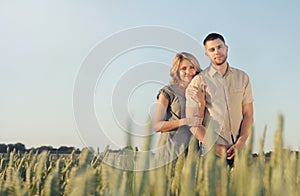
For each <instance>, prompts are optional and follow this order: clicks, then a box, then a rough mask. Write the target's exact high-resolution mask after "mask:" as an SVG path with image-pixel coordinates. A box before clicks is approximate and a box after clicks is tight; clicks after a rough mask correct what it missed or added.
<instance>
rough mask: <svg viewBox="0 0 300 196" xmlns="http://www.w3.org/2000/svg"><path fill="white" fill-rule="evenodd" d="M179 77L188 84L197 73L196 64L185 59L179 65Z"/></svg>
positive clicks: (183, 82)
mask: <svg viewBox="0 0 300 196" xmlns="http://www.w3.org/2000/svg"><path fill="white" fill-rule="evenodd" d="M178 71H179V78H180V81H181V83H182V84H183V85H186V86H187V85H188V84H189V83H190V82H191V81H192V79H193V77H194V76H195V74H196V69H195V66H194V65H193V64H192V63H191V62H190V61H188V60H186V59H183V60H182V61H181V64H180V66H179V70H178Z"/></svg>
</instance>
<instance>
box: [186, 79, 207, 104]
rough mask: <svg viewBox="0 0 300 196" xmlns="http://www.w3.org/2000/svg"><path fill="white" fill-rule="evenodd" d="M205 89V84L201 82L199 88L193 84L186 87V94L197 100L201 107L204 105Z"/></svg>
mask: <svg viewBox="0 0 300 196" xmlns="http://www.w3.org/2000/svg"><path fill="white" fill-rule="evenodd" d="M205 90H206V85H205V84H201V89H200V90H199V89H198V88H197V87H196V86H193V87H192V88H188V89H187V94H188V95H189V96H190V97H191V98H192V99H193V100H194V101H196V102H198V104H199V105H201V107H205V106H206V102H205Z"/></svg>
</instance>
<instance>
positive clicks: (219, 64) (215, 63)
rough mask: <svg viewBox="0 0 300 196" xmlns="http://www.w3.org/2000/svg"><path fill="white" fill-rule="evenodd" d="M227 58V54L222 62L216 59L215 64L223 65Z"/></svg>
mask: <svg viewBox="0 0 300 196" xmlns="http://www.w3.org/2000/svg"><path fill="white" fill-rule="evenodd" d="M226 60H227V56H225V58H224V59H223V60H222V61H221V63H218V62H216V61H215V64H216V65H217V66H220V65H223V64H224V63H225V62H226Z"/></svg>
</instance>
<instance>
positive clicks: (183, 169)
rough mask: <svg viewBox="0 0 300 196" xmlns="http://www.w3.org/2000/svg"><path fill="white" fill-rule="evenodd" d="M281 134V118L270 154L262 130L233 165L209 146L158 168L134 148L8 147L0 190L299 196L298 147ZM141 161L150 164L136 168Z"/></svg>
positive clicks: (0, 163)
mask: <svg viewBox="0 0 300 196" xmlns="http://www.w3.org/2000/svg"><path fill="white" fill-rule="evenodd" d="M282 134H283V131H282V117H280V118H279V123H278V130H277V132H276V135H275V137H274V149H273V152H272V155H271V158H270V159H267V160H266V159H265V155H264V152H263V145H264V140H265V138H264V135H265V134H264V135H263V136H262V138H261V143H260V152H259V154H258V156H257V157H253V156H252V144H253V137H250V138H249V142H248V145H247V146H246V147H245V148H244V149H243V150H242V151H241V152H238V155H237V156H236V159H235V166H234V167H233V168H229V167H228V166H227V164H226V160H225V156H224V157H222V158H216V157H215V154H214V152H213V151H210V152H209V153H208V154H207V155H206V156H204V157H200V156H198V154H197V152H196V151H195V149H193V148H189V153H188V156H187V157H184V155H182V156H179V157H178V159H176V161H173V162H171V163H168V164H165V165H163V166H160V167H155V163H154V162H153V161H152V160H153V159H150V158H149V157H147V156H144V157H143V156H142V157H137V152H136V151H134V150H127V151H123V152H122V153H120V154H119V155H118V154H117V155H114V156H111V155H110V154H111V153H110V151H109V150H108V149H106V150H105V151H104V152H102V153H99V154H95V153H92V152H91V151H90V150H88V149H83V150H82V152H81V154H80V155H79V156H77V155H75V154H74V153H72V154H70V155H54V154H50V153H49V152H47V151H44V152H42V153H40V154H37V153H32V152H30V153H25V154H20V153H18V152H15V151H12V152H10V153H6V154H1V157H0V195H1V196H2V195H76V196H78V195H299V194H300V171H299V170H300V161H299V159H298V157H297V153H296V152H292V151H290V150H288V149H283V148H282V146H283V141H282V138H283V137H282ZM194 142H196V141H194ZM146 143H147V144H146V145H150V142H146ZM124 155H126V156H124ZM109 159H112V160H110V161H108V160H109ZM108 162H109V163H114V164H113V165H118V166H122V165H124V168H127V169H120V168H116V167H112V164H107V163H108ZM143 165H148V166H149V165H153V166H154V167H152V169H150V170H144V171H143V170H139V171H137V170H136V169H135V168H137V166H138V167H140V166H143ZM128 168H132V169H128Z"/></svg>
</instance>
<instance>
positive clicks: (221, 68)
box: [211, 61, 228, 76]
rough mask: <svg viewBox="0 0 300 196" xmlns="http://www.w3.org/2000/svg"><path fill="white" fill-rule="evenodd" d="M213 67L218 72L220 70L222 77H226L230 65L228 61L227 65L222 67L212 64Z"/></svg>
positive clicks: (224, 64)
mask: <svg viewBox="0 0 300 196" xmlns="http://www.w3.org/2000/svg"><path fill="white" fill-rule="evenodd" d="M211 65H212V66H213V67H214V68H215V69H216V70H218V71H219V72H220V73H221V74H222V76H224V75H225V73H226V71H227V68H228V63H227V61H226V62H225V63H223V64H221V65H215V64H213V63H211Z"/></svg>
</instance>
